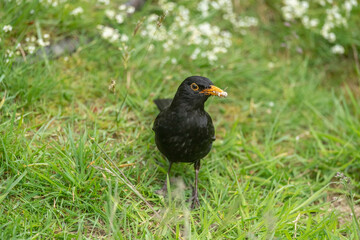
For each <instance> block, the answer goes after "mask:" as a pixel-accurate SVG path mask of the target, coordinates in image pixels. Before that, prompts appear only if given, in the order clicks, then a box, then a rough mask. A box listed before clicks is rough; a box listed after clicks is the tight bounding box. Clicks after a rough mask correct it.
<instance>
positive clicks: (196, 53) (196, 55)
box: [190, 48, 201, 60]
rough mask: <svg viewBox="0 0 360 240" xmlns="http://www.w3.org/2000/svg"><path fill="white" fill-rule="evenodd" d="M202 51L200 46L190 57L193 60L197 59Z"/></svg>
mask: <svg viewBox="0 0 360 240" xmlns="http://www.w3.org/2000/svg"><path fill="white" fill-rule="evenodd" d="M200 52H201V50H200V49H199V48H196V49H195V50H194V52H193V53H192V54H191V56H190V58H191V59H192V60H195V59H196V58H197V57H198V55H199V53H200Z"/></svg>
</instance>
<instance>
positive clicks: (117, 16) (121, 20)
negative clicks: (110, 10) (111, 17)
mask: <svg viewBox="0 0 360 240" xmlns="http://www.w3.org/2000/svg"><path fill="white" fill-rule="evenodd" d="M115 19H116V22H117V23H118V24H122V23H123V22H124V16H123V15H121V14H116V16H115Z"/></svg>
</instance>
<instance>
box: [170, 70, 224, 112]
mask: <svg viewBox="0 0 360 240" xmlns="http://www.w3.org/2000/svg"><path fill="white" fill-rule="evenodd" d="M211 95H213V96H218V97H227V92H225V91H223V90H221V89H220V88H218V87H216V86H215V85H214V84H213V83H212V82H211V81H210V80H209V79H208V78H206V77H201V76H192V77H188V78H186V79H185V80H184V81H183V82H182V83H181V85H180V86H179V88H178V90H177V92H176V94H175V97H174V100H173V103H172V105H173V104H174V105H186V106H189V107H190V106H191V107H194V108H197V107H203V106H204V103H205V101H206V100H207V99H208V98H209V97H210V96H211Z"/></svg>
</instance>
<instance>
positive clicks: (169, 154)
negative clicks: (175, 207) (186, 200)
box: [153, 76, 227, 207]
mask: <svg viewBox="0 0 360 240" xmlns="http://www.w3.org/2000/svg"><path fill="white" fill-rule="evenodd" d="M211 95H215V96H219V97H222V96H223V97H226V96H227V93H226V92H224V91H223V90H221V89H220V88H218V87H216V86H214V85H213V83H212V82H211V81H210V80H209V79H207V78H205V77H200V76H192V77H188V78H187V79H185V80H184V81H183V82H182V83H181V85H180V86H179V88H178V90H177V92H176V94H175V97H174V99H173V100H172V101H171V99H157V100H155V101H154V102H155V104H156V105H157V106H158V108H159V109H160V111H161V112H160V113H159V115H158V116H157V117H156V119H155V122H154V126H153V130H154V132H155V142H156V145H157V147H158V149H159V150H160V152H161V153H163V154H164V155H165V156H166V158H167V159H168V160H169V162H170V164H169V170H168V174H169V173H170V170H171V166H172V164H173V163H174V162H189V163H194V167H195V188H194V192H193V197H192V199H193V202H192V207H194V206H195V205H196V204H199V200H198V194H197V182H198V172H199V169H200V160H201V159H202V158H203V157H205V156H206V155H207V154H208V153H209V152H210V150H211V147H212V143H213V141H214V140H215V129H214V126H213V123H212V119H211V117H210V115H209V114H208V113H207V112H206V111H205V110H204V103H205V102H206V100H207V99H208V98H209V97H210V96H211ZM166 183H167V181H166V180H165V184H164V187H163V188H162V189H161V191H162V192H163V193H166V191H167V184H166Z"/></svg>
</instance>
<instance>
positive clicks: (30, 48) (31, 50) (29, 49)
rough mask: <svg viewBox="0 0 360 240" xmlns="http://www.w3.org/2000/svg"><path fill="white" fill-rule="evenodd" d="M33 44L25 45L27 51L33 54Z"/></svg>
mask: <svg viewBox="0 0 360 240" xmlns="http://www.w3.org/2000/svg"><path fill="white" fill-rule="evenodd" d="M35 49H36V48H35V46H34V45H28V46H27V51H28V53H29V54H33V53H34V52H35Z"/></svg>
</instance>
